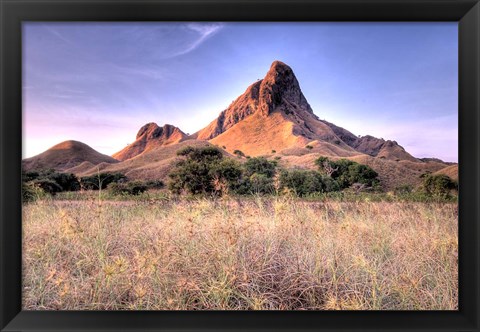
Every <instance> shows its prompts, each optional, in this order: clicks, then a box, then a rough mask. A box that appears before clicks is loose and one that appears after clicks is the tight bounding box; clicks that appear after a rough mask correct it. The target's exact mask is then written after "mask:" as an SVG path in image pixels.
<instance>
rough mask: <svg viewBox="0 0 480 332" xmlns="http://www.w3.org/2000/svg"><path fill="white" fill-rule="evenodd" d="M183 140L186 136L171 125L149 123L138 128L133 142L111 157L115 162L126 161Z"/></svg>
mask: <svg viewBox="0 0 480 332" xmlns="http://www.w3.org/2000/svg"><path fill="white" fill-rule="evenodd" d="M185 138H187V135H186V134H185V133H184V132H183V131H181V130H180V129H179V128H177V127H175V126H173V125H171V124H165V125H164V126H163V127H160V126H159V125H157V124H156V123H155V122H149V123H147V124H145V125H143V126H142V127H141V128H140V130H139V131H138V133H137V136H136V137H135V142H133V143H132V144H130V145H128V146H127V147H125V148H124V149H123V150H121V151H119V152H117V153H115V154H114V155H113V157H114V158H115V159H117V160H127V159H130V158H133V157H135V156H137V155H139V154H141V153H143V152H145V151H147V150H150V149H152V148H154V147H157V146H163V145H170V144H175V143H178V142H181V141H183V140H184V139H185Z"/></svg>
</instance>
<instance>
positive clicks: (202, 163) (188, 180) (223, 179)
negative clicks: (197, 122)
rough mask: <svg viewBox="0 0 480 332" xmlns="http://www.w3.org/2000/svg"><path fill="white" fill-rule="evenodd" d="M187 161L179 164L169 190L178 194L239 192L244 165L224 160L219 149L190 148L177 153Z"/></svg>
mask: <svg viewBox="0 0 480 332" xmlns="http://www.w3.org/2000/svg"><path fill="white" fill-rule="evenodd" d="M177 154H178V155H179V156H183V157H185V159H182V160H180V161H178V162H177V163H176V165H175V167H174V168H173V169H172V171H171V172H170V174H169V175H168V176H169V178H170V181H169V183H168V188H169V189H170V190H171V191H172V192H175V193H177V194H180V193H181V192H188V193H190V194H192V195H197V194H212V193H215V194H220V195H221V194H224V193H227V191H229V190H235V188H236V186H237V185H238V184H239V178H240V177H241V175H242V171H241V167H240V165H239V164H238V163H237V162H236V161H234V160H231V159H224V158H223V154H222V153H221V151H220V150H219V149H218V148H215V147H202V148H195V147H191V146H189V147H186V148H184V149H182V150H180V151H179V152H178V153H177Z"/></svg>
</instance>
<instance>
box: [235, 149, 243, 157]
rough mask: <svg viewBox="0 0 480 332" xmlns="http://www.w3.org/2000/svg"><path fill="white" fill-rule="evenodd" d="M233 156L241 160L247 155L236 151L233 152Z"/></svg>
mask: <svg viewBox="0 0 480 332" xmlns="http://www.w3.org/2000/svg"><path fill="white" fill-rule="evenodd" d="M233 154H234V155H236V156H238V157H239V158H240V157H245V153H243V152H242V151H240V150H235V151H233Z"/></svg>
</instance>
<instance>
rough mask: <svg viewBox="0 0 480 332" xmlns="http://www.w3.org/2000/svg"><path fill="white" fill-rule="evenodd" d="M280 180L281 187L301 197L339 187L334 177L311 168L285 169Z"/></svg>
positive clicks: (334, 189)
mask: <svg viewBox="0 0 480 332" xmlns="http://www.w3.org/2000/svg"><path fill="white" fill-rule="evenodd" d="M279 182H280V183H279V187H280V189H283V190H284V189H288V190H290V191H292V192H294V193H295V194H296V195H298V196H301V197H304V196H307V195H311V194H314V193H325V192H330V191H336V190H338V189H339V186H338V184H337V183H336V182H335V181H334V180H333V179H332V178H329V177H327V176H324V175H322V174H320V173H319V172H316V171H311V170H298V169H297V170H284V171H282V172H281V173H280V178H279Z"/></svg>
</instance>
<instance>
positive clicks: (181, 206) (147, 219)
mask: <svg viewBox="0 0 480 332" xmlns="http://www.w3.org/2000/svg"><path fill="white" fill-rule="evenodd" d="M23 215H24V217H23V255H24V257H23V273H24V276H23V308H24V309H26V310H58V309H60V310H132V309H134V310H164V309H165V310H210V309H214V310H216V309H219V310H224V309H225V310H262V309H263V310H271V309H280V310H304V309H305V310H456V309H458V284H457V282H458V278H457V270H458V241H457V217H458V211H457V204H456V203H408V202H338V201H334V200H328V201H324V202H320V201H318V202H311V201H310V202H307V201H302V200H299V199H293V198H288V197H274V198H252V199H242V200H236V199H234V198H229V199H217V200H208V199H196V200H175V199H168V200H167V199H166V200H151V201H148V200H146V201H108V200H104V201H96V200H93V199H91V200H83V201H64V200H63V201H62V200H39V201H37V202H34V203H29V204H26V205H25V206H24V209H23Z"/></svg>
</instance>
